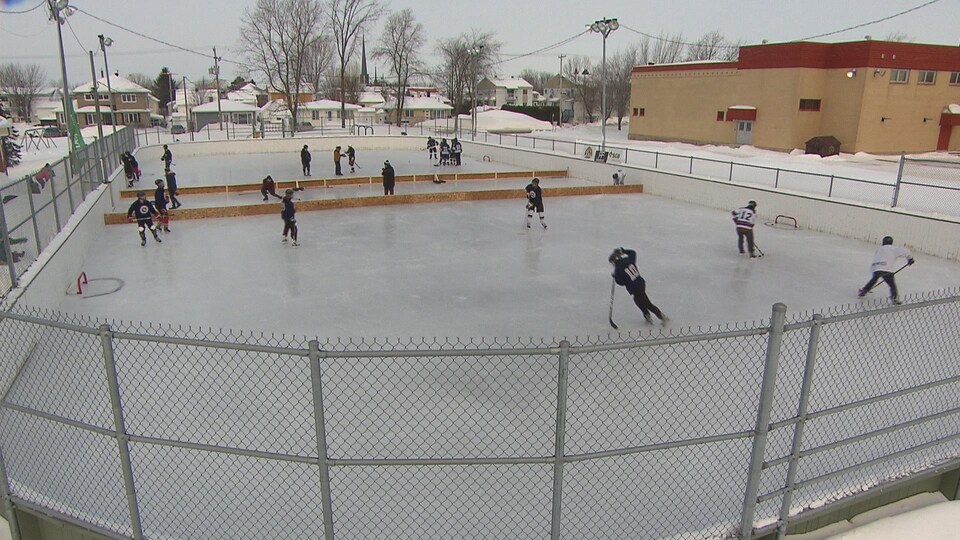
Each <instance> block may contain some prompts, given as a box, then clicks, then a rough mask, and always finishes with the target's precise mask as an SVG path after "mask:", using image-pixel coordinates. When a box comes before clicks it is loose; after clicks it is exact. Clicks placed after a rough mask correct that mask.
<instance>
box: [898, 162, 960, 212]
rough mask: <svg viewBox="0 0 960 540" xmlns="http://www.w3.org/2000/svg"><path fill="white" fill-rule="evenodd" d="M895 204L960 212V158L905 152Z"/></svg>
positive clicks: (938, 210) (931, 210)
mask: <svg viewBox="0 0 960 540" xmlns="http://www.w3.org/2000/svg"><path fill="white" fill-rule="evenodd" d="M893 205H894V206H902V207H906V208H919V209H921V210H927V211H929V212H939V213H941V214H947V215H951V216H956V215H958V214H960V159H952V160H951V159H922V158H912V157H906V156H902V157H901V160H900V174H899V178H898V182H897V186H896V190H895V192H894V199H893Z"/></svg>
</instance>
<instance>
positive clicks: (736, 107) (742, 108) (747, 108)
mask: <svg viewBox="0 0 960 540" xmlns="http://www.w3.org/2000/svg"><path fill="white" fill-rule="evenodd" d="M727 109H732V110H736V111H755V110H757V108H756V107H754V106H753V105H731V106H729V107H727Z"/></svg>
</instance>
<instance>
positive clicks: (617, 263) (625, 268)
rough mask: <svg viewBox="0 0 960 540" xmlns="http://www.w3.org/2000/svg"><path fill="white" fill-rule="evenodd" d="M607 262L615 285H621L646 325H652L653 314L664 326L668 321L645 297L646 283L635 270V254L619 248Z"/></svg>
mask: <svg viewBox="0 0 960 540" xmlns="http://www.w3.org/2000/svg"><path fill="white" fill-rule="evenodd" d="M608 260H609V261H610V264H612V265H613V268H614V269H613V279H614V281H616V282H617V285H623V286H624V287H625V288H626V289H627V292H628V293H630V295H631V296H633V303H634V304H636V305H637V307H638V308H640V311H642V312H643V318H644V319H646V321H647V322H648V323H650V324H653V319H651V318H650V313H653V314H654V315H656V316H657V318H658V319H660V322H661V324H666V322H667V321H668V320H670V319H669V318H668V317H667V316H666V315H664V314H663V312H662V311H660V308H658V307H657V306H655V305H653V302H651V301H650V298H648V297H647V282H646V281H645V280H644V279H643V276H641V275H640V271H639V270H637V252H636V251H634V250H632V249H624V248H622V247H619V248H617V249H615V250H613V253H611V254H610V258H609V259H608Z"/></svg>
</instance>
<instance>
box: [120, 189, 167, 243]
mask: <svg viewBox="0 0 960 540" xmlns="http://www.w3.org/2000/svg"><path fill="white" fill-rule="evenodd" d="M156 215H159V214H158V213H157V210H156V209H155V208H154V207H153V204H151V203H150V201H148V200H147V194H146V193H144V192H142V191H138V192H137V200H135V201H133V204H131V205H130V209H129V210H127V219H128V220H134V219H136V221H137V231H139V232H140V245H141V246H145V245H147V229H150V232H151V233H153V239H154V240H156V241H157V242H162V240H160V235H158V234H157V228H156V227H155V226H154V225H153V219H152V218H153V216H156Z"/></svg>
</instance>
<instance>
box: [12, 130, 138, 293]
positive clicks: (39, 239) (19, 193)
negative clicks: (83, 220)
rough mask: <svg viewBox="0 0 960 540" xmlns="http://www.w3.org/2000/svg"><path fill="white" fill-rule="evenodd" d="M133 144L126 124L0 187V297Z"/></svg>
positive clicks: (132, 134) (133, 138)
mask: <svg viewBox="0 0 960 540" xmlns="http://www.w3.org/2000/svg"><path fill="white" fill-rule="evenodd" d="M136 146H137V140H136V136H135V135H134V133H133V131H132V130H130V129H122V130H119V131H117V132H116V133H115V134H112V135H105V136H104V137H103V139H99V140H95V141H94V142H93V143H91V144H89V145H87V146H86V147H85V148H83V149H82V150H80V151H77V152H73V153H71V154H69V155H68V156H66V157H64V158H61V159H60V160H58V161H55V162H53V163H49V164H47V166H45V167H44V168H43V169H41V171H40V172H38V173H32V174H29V175H26V176H23V177H21V178H19V179H16V180H14V181H12V182H10V183H8V184H5V185H3V186H2V187H0V200H2V201H3V203H2V204H0V266H2V267H4V268H3V269H2V270H0V298H2V297H3V296H4V295H6V294H7V293H8V292H9V291H10V289H12V288H13V287H15V286H16V285H17V283H18V282H19V279H20V276H22V275H23V272H25V271H26V269H27V267H29V266H30V265H31V264H33V262H34V261H35V260H36V259H37V257H38V256H39V254H40V253H41V252H42V251H43V250H44V248H46V247H47V246H48V245H49V244H50V242H51V240H53V237H54V236H56V235H57V233H59V232H60V231H61V230H63V227H64V226H65V225H66V224H67V221H68V220H69V219H70V216H72V215H73V213H74V211H75V210H76V209H77V207H78V206H80V204H81V203H82V202H83V200H84V199H85V198H86V197H87V195H89V194H90V192H92V191H94V190H95V189H96V188H97V186H99V185H100V184H101V183H103V182H106V181H108V179H109V177H110V176H111V175H112V174H113V171H114V170H115V169H116V168H117V167H118V166H119V163H120V153H121V152H124V151H127V150H133V149H134V148H136Z"/></svg>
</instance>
